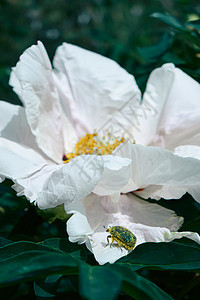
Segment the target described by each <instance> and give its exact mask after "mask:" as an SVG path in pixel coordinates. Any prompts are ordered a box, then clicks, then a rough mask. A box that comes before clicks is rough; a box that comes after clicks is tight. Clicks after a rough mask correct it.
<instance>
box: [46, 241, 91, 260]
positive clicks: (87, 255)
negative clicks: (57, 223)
mask: <svg viewBox="0 0 200 300" xmlns="http://www.w3.org/2000/svg"><path fill="white" fill-rule="evenodd" d="M41 245H45V246H48V247H51V248H54V249H59V250H60V251H63V252H67V253H70V255H72V256H73V257H75V258H77V259H80V260H83V261H88V260H90V261H94V256H93V254H92V253H91V252H90V251H89V250H87V248H86V247H85V245H79V244H77V243H71V242H70V241H69V240H68V239H65V238H51V239H47V240H45V241H43V242H42V243H41Z"/></svg>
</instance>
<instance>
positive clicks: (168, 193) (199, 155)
mask: <svg viewBox="0 0 200 300" xmlns="http://www.w3.org/2000/svg"><path fill="white" fill-rule="evenodd" d="M174 153H175V154H176V155H179V156H181V157H193V158H195V159H198V160H199V162H197V164H198V163H200V147H199V146H191V145H186V146H179V147H177V148H175V151H174ZM199 182H200V178H199ZM199 182H198V183H196V184H190V185H188V186H187V185H184V186H179V187H177V186H149V187H147V188H145V189H144V190H143V191H139V192H137V191H136V192H137V195H138V196H140V197H143V198H148V197H150V198H152V199H156V200H159V199H160V198H164V199H179V198H181V197H182V196H183V195H184V194H185V193H186V192H188V193H189V194H190V195H192V197H193V198H194V199H195V200H196V201H198V202H200V183H199Z"/></svg>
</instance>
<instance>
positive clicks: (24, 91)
mask: <svg viewBox="0 0 200 300" xmlns="http://www.w3.org/2000/svg"><path fill="white" fill-rule="evenodd" d="M10 85H12V86H13V88H14V91H16V92H17V93H18V95H19V97H20V99H21V101H22V102H23V104H24V105H25V112H26V116H27V120H28V123H29V125H30V128H31V131H32V133H33V134H34V135H35V137H36V142H37V144H38V146H39V147H40V148H41V149H42V150H43V151H44V152H45V153H46V154H47V155H48V156H49V157H51V158H52V159H54V160H55V161H57V162H60V161H61V160H62V155H63V154H64V145H63V134H62V131H63V124H62V112H61V107H60V103H59V99H58V92H57V89H56V87H55V83H54V80H53V75H52V68H51V63H50V61H49V58H48V55H47V53H46V51H45V48H44V46H43V44H42V43H41V42H38V45H36V46H32V47H30V48H29V49H27V50H26V51H25V52H24V53H23V54H22V56H21V57H20V61H19V62H18V63H17V65H16V67H15V68H13V71H12V73H11V78H10Z"/></svg>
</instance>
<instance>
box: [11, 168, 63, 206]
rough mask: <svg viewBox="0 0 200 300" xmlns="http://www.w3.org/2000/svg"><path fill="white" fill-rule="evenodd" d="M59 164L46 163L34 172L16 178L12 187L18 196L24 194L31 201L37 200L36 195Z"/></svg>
mask: <svg viewBox="0 0 200 300" xmlns="http://www.w3.org/2000/svg"><path fill="white" fill-rule="evenodd" d="M59 167H60V166H59V165H55V164H46V165H44V166H43V167H42V168H41V169H38V170H37V171H36V172H35V173H33V174H30V175H29V176H27V177H24V178H17V179H16V180H13V181H14V185H13V186H12V188H13V189H14V190H15V191H16V192H17V195H18V196H22V195H25V196H26V198H27V199H28V200H29V201H30V202H33V201H35V200H37V198H38V195H39V194H40V193H41V192H42V190H43V188H44V184H45V183H46V181H47V180H48V179H49V178H50V176H51V174H52V173H53V172H55V171H56V170H57V169H59Z"/></svg>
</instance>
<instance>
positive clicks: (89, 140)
mask: <svg viewBox="0 0 200 300" xmlns="http://www.w3.org/2000/svg"><path fill="white" fill-rule="evenodd" d="M97 137H98V134H97V133H93V134H90V133H87V134H86V135H85V136H84V137H82V138H80V140H79V142H78V143H77V144H76V146H75V149H74V152H72V153H67V154H66V155H64V158H63V160H64V162H65V163H68V162H69V161H70V160H71V159H72V158H74V157H76V156H78V155H92V154H95V155H108V154H111V153H112V152H113V150H114V149H115V148H116V147H117V146H119V145H120V144H121V143H124V142H125V139H124V138H123V137H122V138H121V140H118V139H112V138H111V136H110V134H108V138H109V140H108V141H105V139H103V140H102V141H101V140H98V138H97Z"/></svg>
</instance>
